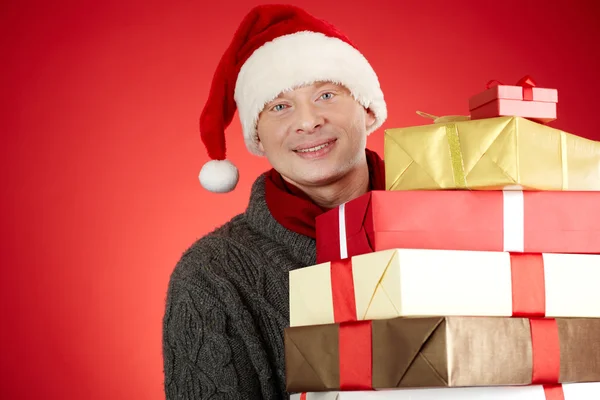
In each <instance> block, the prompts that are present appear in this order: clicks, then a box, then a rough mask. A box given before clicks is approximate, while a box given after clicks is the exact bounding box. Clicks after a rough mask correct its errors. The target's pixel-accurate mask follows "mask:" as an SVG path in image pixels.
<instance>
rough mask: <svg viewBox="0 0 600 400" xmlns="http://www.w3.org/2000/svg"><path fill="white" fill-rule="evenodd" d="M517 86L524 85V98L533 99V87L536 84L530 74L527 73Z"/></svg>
mask: <svg viewBox="0 0 600 400" xmlns="http://www.w3.org/2000/svg"><path fill="white" fill-rule="evenodd" d="M517 86H522V87H523V100H526V101H532V100H533V88H534V87H535V86H536V85H535V81H534V80H533V78H532V77H530V76H529V75H525V76H524V77H522V78H521V79H519V81H518V82H517Z"/></svg>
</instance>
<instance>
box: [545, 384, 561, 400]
mask: <svg viewBox="0 0 600 400" xmlns="http://www.w3.org/2000/svg"><path fill="white" fill-rule="evenodd" d="M544 395H545V396H546V400H565V393H564V392H563V388H562V385H560V384H559V385H544Z"/></svg>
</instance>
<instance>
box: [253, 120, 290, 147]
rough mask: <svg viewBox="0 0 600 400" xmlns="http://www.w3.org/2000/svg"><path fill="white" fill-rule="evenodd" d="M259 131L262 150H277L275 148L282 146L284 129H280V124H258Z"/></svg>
mask: <svg viewBox="0 0 600 400" xmlns="http://www.w3.org/2000/svg"><path fill="white" fill-rule="evenodd" d="M259 132H260V134H259V138H260V143H261V145H262V147H263V151H265V152H273V151H277V149H278V148H280V147H281V146H282V144H283V141H284V139H285V130H283V129H282V127H281V124H278V123H265V124H262V125H261V126H259Z"/></svg>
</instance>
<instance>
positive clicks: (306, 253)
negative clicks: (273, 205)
mask: <svg viewBox="0 0 600 400" xmlns="http://www.w3.org/2000/svg"><path fill="white" fill-rule="evenodd" d="M267 174H268V172H267V173H264V174H262V175H260V176H259V177H258V178H257V179H256V181H255V182H254V184H253V185H252V189H251V192H250V201H249V203H248V207H247V208H246V212H245V216H246V220H247V222H248V224H249V225H250V226H251V228H252V229H253V230H255V231H257V232H260V233H261V234H263V235H264V236H265V237H267V238H269V239H271V240H273V241H274V242H276V243H279V244H281V245H282V246H285V247H286V248H288V249H289V251H290V255H291V256H292V257H293V258H294V259H295V260H296V261H297V262H298V263H300V264H301V265H304V266H308V265H314V264H315V263H316V250H315V239H314V238H312V237H309V236H306V235H302V234H299V233H296V232H294V231H291V230H289V229H287V228H285V227H284V226H283V225H281V224H280V223H279V222H277V221H276V220H275V218H273V215H272V214H271V212H270V211H269V207H268V206H267V201H266V198H265V180H266V177H267Z"/></svg>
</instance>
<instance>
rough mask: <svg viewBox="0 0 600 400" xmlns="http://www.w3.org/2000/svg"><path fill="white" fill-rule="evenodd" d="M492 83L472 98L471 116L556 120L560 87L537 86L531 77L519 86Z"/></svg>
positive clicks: (520, 81)
mask: <svg viewBox="0 0 600 400" xmlns="http://www.w3.org/2000/svg"><path fill="white" fill-rule="evenodd" d="M489 85H490V83H488V89H486V90H485V91H483V92H481V93H478V94H476V95H474V96H472V97H471V98H470V99H469V110H470V113H471V119H484V118H494V117H508V116H514V117H523V118H527V119H530V120H533V121H536V122H541V123H547V122H550V121H554V120H555V119H556V105H557V103H558V90H557V89H550V88H539V87H536V86H535V83H534V82H533V80H532V79H531V78H530V77H528V76H526V77H524V78H522V79H521V80H519V82H517V84H516V85H504V84H498V85H496V86H491V87H490V86H489Z"/></svg>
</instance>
